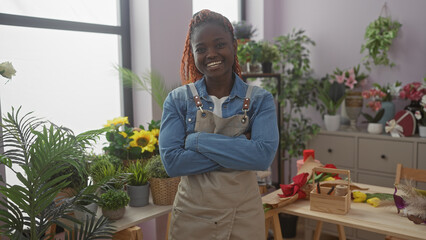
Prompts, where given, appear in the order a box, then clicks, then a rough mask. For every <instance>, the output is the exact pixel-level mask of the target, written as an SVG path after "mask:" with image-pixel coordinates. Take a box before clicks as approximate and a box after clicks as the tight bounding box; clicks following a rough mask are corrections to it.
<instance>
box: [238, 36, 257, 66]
mask: <svg viewBox="0 0 426 240" xmlns="http://www.w3.org/2000/svg"><path fill="white" fill-rule="evenodd" d="M261 52H262V49H261V47H260V44H258V43H257V42H255V41H247V42H245V43H241V44H238V47H237V57H238V61H239V62H240V64H245V63H248V62H250V63H255V62H258V61H259V57H260V55H261Z"/></svg>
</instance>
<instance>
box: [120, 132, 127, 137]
mask: <svg viewBox="0 0 426 240" xmlns="http://www.w3.org/2000/svg"><path fill="white" fill-rule="evenodd" d="M119 134H120V135H121V136H123V137H124V138H126V137H127V133H125V132H119Z"/></svg>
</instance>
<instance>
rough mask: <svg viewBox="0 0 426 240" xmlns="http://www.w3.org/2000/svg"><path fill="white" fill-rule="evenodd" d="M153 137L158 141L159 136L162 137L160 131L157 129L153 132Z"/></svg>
mask: <svg viewBox="0 0 426 240" xmlns="http://www.w3.org/2000/svg"><path fill="white" fill-rule="evenodd" d="M151 133H152V135H154V137H155V138H157V139H158V136H159V135H160V129H158V128H155V129H152V130H151Z"/></svg>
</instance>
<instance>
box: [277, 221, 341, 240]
mask: <svg viewBox="0 0 426 240" xmlns="http://www.w3.org/2000/svg"><path fill="white" fill-rule="evenodd" d="M304 222H305V219H303V218H300V217H299V219H298V221H297V232H296V236H295V237H294V238H283V239H284V240H287V239H291V240H305V228H304ZM269 239H270V240H273V238H272V237H271V238H269ZM338 239H339V238H338V237H336V236H331V235H327V234H325V233H323V234H321V237H320V240H338Z"/></svg>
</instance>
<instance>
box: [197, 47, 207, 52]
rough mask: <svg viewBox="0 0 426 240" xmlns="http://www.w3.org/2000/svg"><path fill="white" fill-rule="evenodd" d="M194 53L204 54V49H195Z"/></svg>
mask: <svg viewBox="0 0 426 240" xmlns="http://www.w3.org/2000/svg"><path fill="white" fill-rule="evenodd" d="M195 52H197V53H205V52H206V48H197V49H195Z"/></svg>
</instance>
